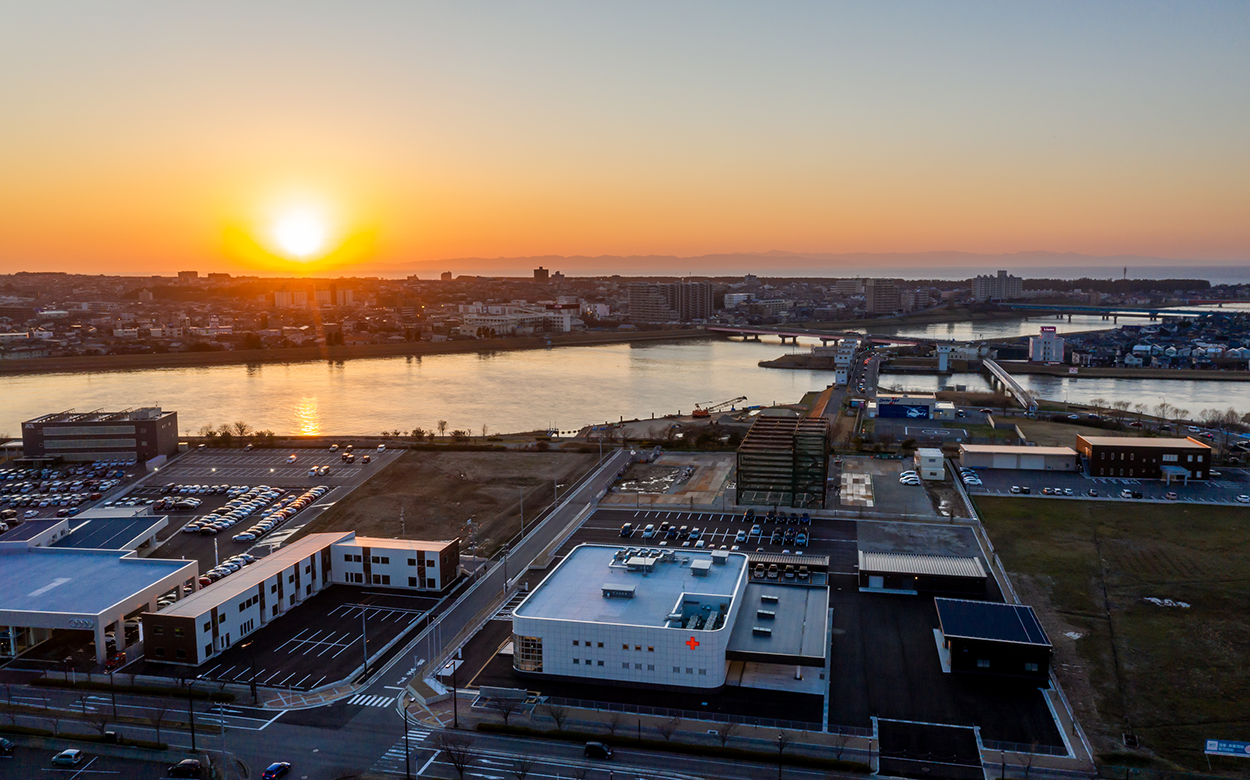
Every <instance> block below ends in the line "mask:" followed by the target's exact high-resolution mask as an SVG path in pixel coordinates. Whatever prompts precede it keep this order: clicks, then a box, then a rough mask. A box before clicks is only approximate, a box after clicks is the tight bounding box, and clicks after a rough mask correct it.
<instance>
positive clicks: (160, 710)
mask: <svg viewBox="0 0 1250 780" xmlns="http://www.w3.org/2000/svg"><path fill="white" fill-rule="evenodd" d="M168 713H169V709H168V708H167V707H165V706H163V705H157V706H155V707H153V708H152V710H151V711H150V712H149V713H148V723H151V724H152V728H154V729H156V741H157V742H160V741H161V724H163V723H164V722H165V716H166V715H167V714H168Z"/></svg>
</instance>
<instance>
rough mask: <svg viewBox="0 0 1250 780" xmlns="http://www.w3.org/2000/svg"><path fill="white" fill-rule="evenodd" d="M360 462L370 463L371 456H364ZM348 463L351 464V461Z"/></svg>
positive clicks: (366, 454)
mask: <svg viewBox="0 0 1250 780" xmlns="http://www.w3.org/2000/svg"><path fill="white" fill-rule="evenodd" d="M360 462H361V463H368V462H369V454H368V453H365V455H364V456H363V457H362V458H361V459H360ZM348 463H351V461H350V460H348Z"/></svg>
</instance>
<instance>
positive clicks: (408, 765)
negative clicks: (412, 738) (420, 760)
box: [404, 704, 412, 780]
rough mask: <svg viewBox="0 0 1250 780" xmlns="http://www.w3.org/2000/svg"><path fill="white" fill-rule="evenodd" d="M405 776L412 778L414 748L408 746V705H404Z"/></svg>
mask: <svg viewBox="0 0 1250 780" xmlns="http://www.w3.org/2000/svg"><path fill="white" fill-rule="evenodd" d="M404 777H405V778H407V780H412V749H411V748H410V747H408V705H407V704H405V705H404Z"/></svg>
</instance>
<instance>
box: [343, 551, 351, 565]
mask: <svg viewBox="0 0 1250 780" xmlns="http://www.w3.org/2000/svg"><path fill="white" fill-rule="evenodd" d="M343 561H344V562H345V563H351V562H352V556H351V553H343Z"/></svg>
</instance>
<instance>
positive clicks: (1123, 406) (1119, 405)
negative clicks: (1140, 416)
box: [1111, 401, 1129, 422]
mask: <svg viewBox="0 0 1250 780" xmlns="http://www.w3.org/2000/svg"><path fill="white" fill-rule="evenodd" d="M1128 407H1129V402H1128V401H1113V402H1112V403H1111V408H1112V409H1115V411H1116V417H1117V418H1118V419H1119V420H1120V421H1121V422H1123V421H1124V415H1125V414H1127V413H1128Z"/></svg>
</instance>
